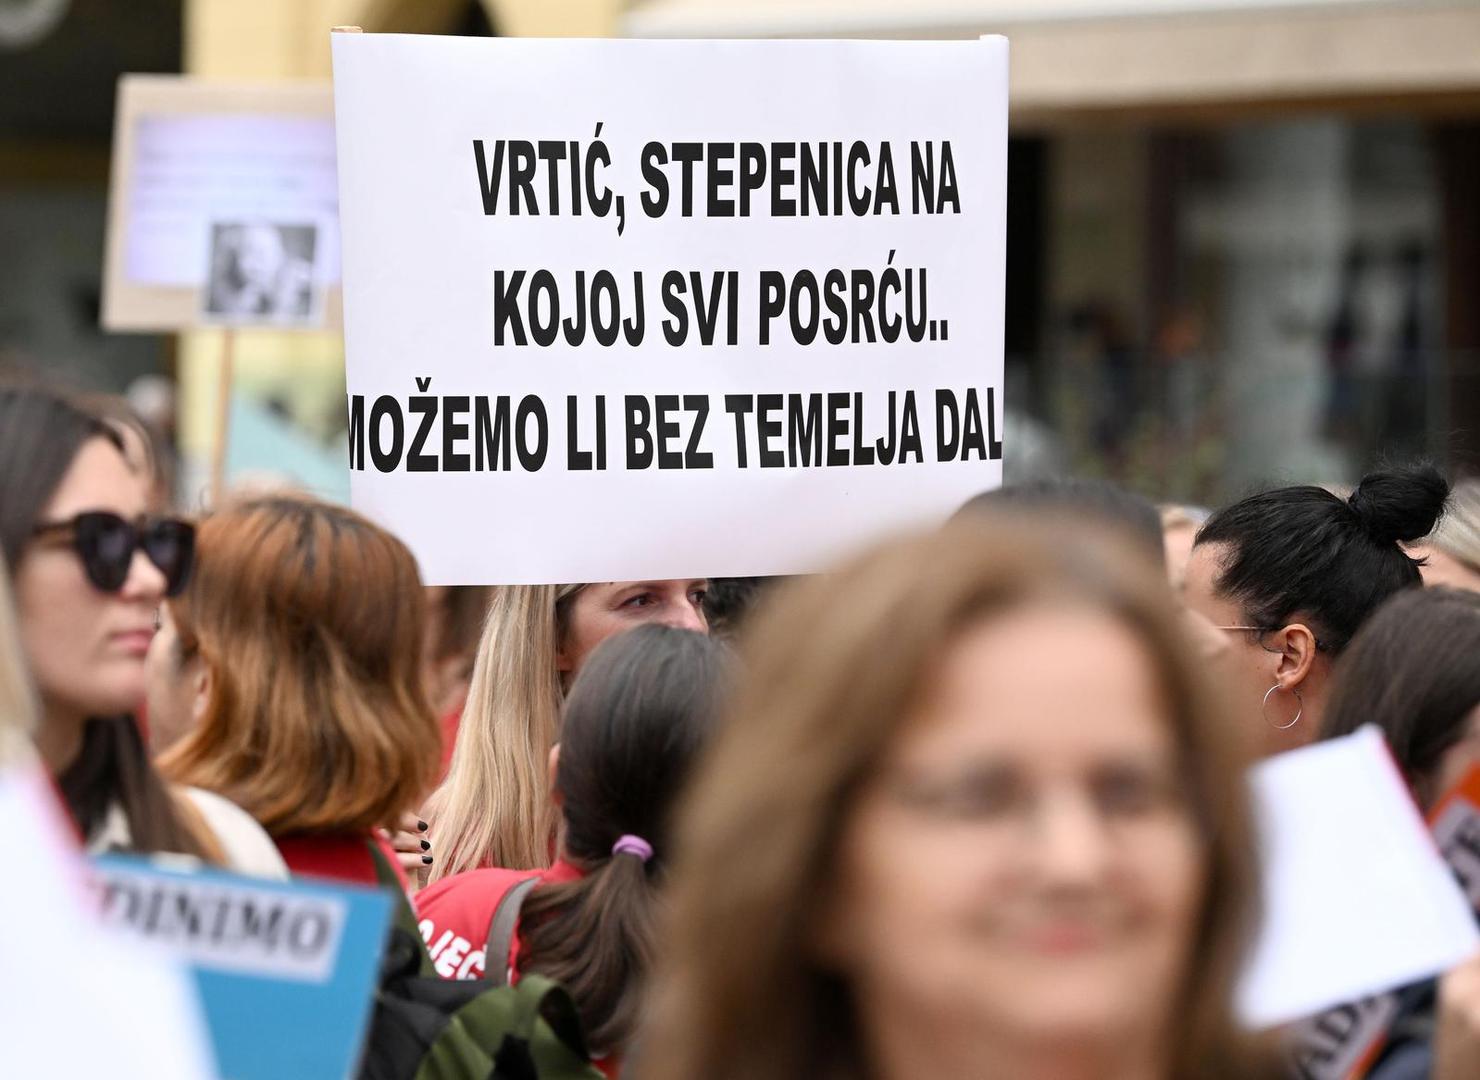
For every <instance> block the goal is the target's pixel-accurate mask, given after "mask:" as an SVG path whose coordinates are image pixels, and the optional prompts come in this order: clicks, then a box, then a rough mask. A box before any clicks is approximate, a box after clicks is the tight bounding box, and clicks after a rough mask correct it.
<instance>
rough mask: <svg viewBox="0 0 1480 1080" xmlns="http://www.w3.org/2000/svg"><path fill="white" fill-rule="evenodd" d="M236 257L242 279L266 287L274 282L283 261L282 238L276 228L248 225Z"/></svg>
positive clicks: (242, 235)
mask: <svg viewBox="0 0 1480 1080" xmlns="http://www.w3.org/2000/svg"><path fill="white" fill-rule="evenodd" d="M236 258H237V269H238V270H239V271H240V272H241V276H242V280H243V281H245V282H246V283H247V284H249V285H255V286H258V287H259V288H266V287H268V286H270V285H271V284H272V283H273V280H274V279H275V278H276V277H277V272H278V268H279V267H281V266H282V263H283V241H282V238H281V237H280V236H279V235H278V232H277V230H276V229H272V228H268V227H267V226H265V225H256V226H248V227H247V228H244V229H243V230H242V232H241V242H240V244H239V246H238V247H237V257H236Z"/></svg>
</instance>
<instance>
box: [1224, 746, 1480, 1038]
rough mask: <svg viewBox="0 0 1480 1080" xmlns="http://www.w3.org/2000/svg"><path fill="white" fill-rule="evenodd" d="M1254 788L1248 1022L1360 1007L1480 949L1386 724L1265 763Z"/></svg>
mask: <svg viewBox="0 0 1480 1080" xmlns="http://www.w3.org/2000/svg"><path fill="white" fill-rule="evenodd" d="M1251 784H1252V788H1253V797H1254V807H1255V812H1256V816H1257V819H1258V824H1259V833H1260V841H1261V845H1262V849H1263V875H1264V896H1263V903H1264V923H1263V927H1262V929H1261V932H1260V935H1259V938H1258V940H1257V942H1256V946H1255V949H1254V952H1253V955H1252V957H1251V958H1250V963H1249V966H1248V969H1247V970H1246V971H1245V973H1244V978H1243V981H1242V984H1241V985H1240V987H1239V994H1238V1007H1239V1013H1240V1015H1241V1016H1242V1018H1243V1019H1244V1021H1245V1022H1246V1023H1248V1024H1249V1025H1250V1026H1253V1027H1267V1026H1271V1025H1275V1024H1283V1023H1287V1022H1289V1021H1292V1020H1296V1019H1299V1018H1301V1017H1305V1016H1309V1015H1311V1014H1313V1013H1316V1012H1319V1011H1321V1010H1323V1009H1326V1008H1329V1007H1331V1006H1333V1005H1339V1004H1342V1003H1346V1002H1358V1001H1361V1000H1362V999H1364V998H1366V997H1367V996H1368V995H1371V994H1376V993H1380V992H1382V991H1385V990H1391V989H1393V988H1394V987H1398V986H1403V985H1406V984H1408V983H1412V982H1417V981H1418V980H1420V979H1425V978H1428V977H1429V976H1431V975H1435V974H1438V973H1439V972H1442V971H1445V970H1447V969H1448V968H1451V967H1453V966H1454V965H1455V964H1457V963H1459V962H1460V961H1462V960H1465V959H1467V958H1468V957H1469V956H1471V955H1472V954H1473V953H1474V952H1475V951H1476V950H1477V949H1480V933H1477V931H1476V928H1475V918H1474V914H1473V912H1472V910H1471V908H1470V904H1469V902H1468V901H1467V900H1466V898H1465V896H1464V893H1463V892H1461V890H1460V887H1459V885H1458V883H1457V882H1456V881H1455V879H1454V875H1453V874H1452V873H1451V871H1450V869H1449V867H1448V866H1447V865H1446V864H1445V862H1444V860H1443V859H1442V858H1441V857H1440V855H1439V851H1438V848H1437V847H1436V846H1435V844H1434V840H1433V837H1432V836H1431V834H1430V832H1429V829H1428V827H1427V826H1426V825H1425V824H1424V820H1423V818H1422V817H1421V816H1420V814H1419V812H1418V807H1417V806H1416V805H1415V804H1414V802H1413V799H1412V797H1411V796H1410V795H1409V793H1408V789H1407V788H1406V787H1405V786H1404V784H1403V780H1402V777H1401V776H1400V774H1399V773H1398V769H1397V766H1396V765H1395V764H1394V763H1393V760H1392V757H1391V755H1390V754H1389V753H1388V749H1387V746H1386V744H1385V743H1384V742H1383V739H1382V735H1381V734H1380V733H1379V731H1378V730H1377V729H1376V728H1373V727H1367V728H1363V729H1362V730H1360V731H1358V732H1357V733H1356V734H1354V735H1351V736H1348V737H1346V738H1343V739H1334V740H1331V741H1330V742H1324V743H1317V744H1315V745H1313V746H1308V747H1305V748H1304V749H1301V750H1293V751H1291V752H1289V753H1286V754H1280V755H1278V756H1277V757H1274V758H1271V759H1269V760H1268V761H1264V762H1261V763H1260V764H1259V765H1257V766H1255V768H1254V769H1253V771H1252V773H1251Z"/></svg>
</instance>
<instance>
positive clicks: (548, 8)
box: [179, 0, 622, 497]
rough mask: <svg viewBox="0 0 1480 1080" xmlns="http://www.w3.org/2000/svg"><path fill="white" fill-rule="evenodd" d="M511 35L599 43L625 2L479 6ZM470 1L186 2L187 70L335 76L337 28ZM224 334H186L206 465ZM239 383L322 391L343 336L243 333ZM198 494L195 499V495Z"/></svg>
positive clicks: (493, 1)
mask: <svg viewBox="0 0 1480 1080" xmlns="http://www.w3.org/2000/svg"><path fill="white" fill-rule="evenodd" d="M480 2H482V3H483V4H484V6H485V7H486V8H487V9H488V12H489V14H490V17H491V19H492V21H493V22H494V24H495V25H496V26H497V27H498V29H499V31H500V32H501V33H503V34H504V35H506V36H511V37H513V36H548V37H561V36H566V37H601V36H606V35H609V34H611V33H613V32H614V30H615V29H616V25H617V18H618V15H619V14H620V11H621V8H622V4H621V2H620V0H480ZM466 5H467V0H251V2H250V3H245V2H243V0H187V2H186V5H185V71H186V73H187V74H190V75H198V76H202V77H205V78H211V79H220V80H223V81H224V80H234V81H264V82H273V81H278V80H284V79H326V78H328V77H329V76H330V73H331V69H330V63H329V33H330V30H331V28H333V27H335V26H359V27H361V28H362V29H364V30H365V31H367V32H373V31H395V32H401V33H437V32H440V31H443V30H445V29H446V28H447V27H449V26H451V25H452V24H453V22H454V21H455V20H456V19H457V18H458V17H459V16H460V15H461V14H462V13H463V12H464V11H465V10H466ZM222 348H223V340H222V333H221V332H220V331H197V332H193V333H187V334H182V335H180V351H179V377H180V406H179V409H180V418H179V434H180V445H181V450H182V451H183V452H184V453H185V454H186V455H187V456H190V457H196V458H200V459H204V458H205V457H206V456H207V455H209V454H210V452H211V447H212V445H213V443H214V440H215V433H216V393H217V386H218V382H217V375H218V372H219V370H220V363H221V354H222ZM235 357H236V373H237V379H238V382H239V383H241V384H248V385H250V384H251V383H253V382H254V381H261V380H273V381H277V380H284V379H293V378H294V377H295V376H297V377H300V378H299V381H301V383H302V385H303V386H304V387H305V388H313V390H312V391H311V392H315V393H317V392H320V391H321V390H322V388H323V387H324V385H325V384H326V382H332V381H333V379H334V378H335V377H337V376H338V374H339V373H340V372H342V370H343V366H344V345H343V341H342V339H341V337H340V335H339V334H337V333H333V334H327V333H325V334H319V333H275V332H270V331H255V330H254V331H246V332H243V333H240V334H239V335H238V337H237V344H236V353H235ZM188 495H189V496H191V497H193V495H194V493H188Z"/></svg>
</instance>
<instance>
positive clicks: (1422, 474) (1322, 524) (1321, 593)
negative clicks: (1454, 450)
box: [1196, 465, 1449, 656]
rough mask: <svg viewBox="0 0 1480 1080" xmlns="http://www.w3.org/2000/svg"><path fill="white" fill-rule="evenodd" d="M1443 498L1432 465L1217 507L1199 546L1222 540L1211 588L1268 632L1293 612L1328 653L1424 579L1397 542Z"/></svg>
mask: <svg viewBox="0 0 1480 1080" xmlns="http://www.w3.org/2000/svg"><path fill="white" fill-rule="evenodd" d="M1448 497H1449V482H1448V481H1447V480H1445V479H1444V477H1443V475H1442V474H1441V473H1440V472H1439V471H1438V470H1437V469H1435V468H1434V467H1433V466H1432V465H1415V466H1411V467H1409V468H1404V469H1391V470H1387V471H1383V472H1375V473H1370V474H1369V475H1367V476H1365V477H1363V478H1362V481H1361V483H1359V484H1358V485H1357V488H1356V490H1355V491H1354V492H1352V495H1351V497H1350V498H1347V499H1343V498H1341V497H1340V496H1338V495H1334V494H1332V493H1331V492H1329V491H1327V490H1326V489H1325V488H1319V487H1309V486H1305V487H1285V488H1277V489H1275V490H1273V491H1266V492H1264V493H1262V494H1259V495H1253V496H1250V497H1249V498H1247V499H1244V500H1242V501H1240V502H1236V503H1234V504H1233V505H1232V506H1227V507H1224V508H1223V509H1222V510H1219V511H1217V512H1216V513H1215V514H1213V516H1212V517H1211V518H1209V519H1208V521H1207V524H1205V525H1204V526H1203V527H1202V528H1201V529H1200V530H1199V531H1198V534H1197V540H1196V544H1197V545H1199V546H1201V545H1204V544H1220V545H1225V546H1226V547H1227V548H1228V551H1227V554H1226V555H1225V557H1224V558H1223V560H1222V565H1221V567H1220V569H1219V572H1218V575H1217V577H1216V579H1215V580H1214V588H1215V589H1216V591H1217V592H1218V593H1219V594H1221V595H1223V596H1228V597H1231V598H1233V599H1234V600H1236V601H1237V602H1238V603H1239V604H1240V605H1241V606H1242V608H1243V610H1244V612H1245V613H1246V615H1245V617H1246V618H1247V620H1248V622H1249V624H1250V625H1251V626H1257V627H1260V628H1268V629H1271V630H1275V629H1278V628H1279V627H1281V626H1283V625H1285V623H1286V622H1287V621H1288V620H1289V619H1290V618H1291V616H1294V615H1297V614H1298V615H1300V616H1301V617H1303V618H1305V619H1307V620H1309V622H1310V623H1311V624H1312V625H1311V629H1312V631H1313V632H1314V633H1315V635H1316V640H1317V642H1318V644H1319V647H1320V648H1322V649H1325V650H1326V651H1327V652H1329V653H1330V654H1332V655H1333V656H1334V655H1336V654H1339V653H1340V652H1341V651H1342V650H1343V649H1345V648H1346V646H1347V643H1348V642H1350V641H1351V639H1352V636H1353V635H1354V634H1355V633H1356V632H1357V629H1358V628H1359V627H1360V626H1361V625H1362V623H1363V622H1364V621H1365V620H1366V619H1367V617H1368V616H1369V615H1371V614H1372V613H1373V612H1374V611H1376V610H1377V608H1378V607H1379V606H1380V605H1381V604H1382V602H1383V601H1384V600H1386V599H1387V598H1388V597H1390V596H1392V595H1393V594H1394V593H1396V592H1399V591H1401V590H1403V589H1406V588H1409V587H1411V586H1415V585H1419V584H1421V582H1422V577H1421V575H1420V574H1419V566H1420V565H1421V563H1420V562H1418V561H1417V560H1415V559H1411V558H1409V557H1408V555H1407V554H1406V553H1405V552H1404V551H1403V549H1402V547H1400V546H1399V545H1400V543H1402V542H1405V541H1410V540H1418V539H1420V538H1422V537H1425V536H1427V535H1428V534H1429V533H1430V532H1432V531H1433V528H1434V525H1435V523H1436V522H1437V521H1438V520H1439V516H1440V515H1441V514H1442V513H1443V511H1444V503H1445V501H1446V500H1447V499H1448Z"/></svg>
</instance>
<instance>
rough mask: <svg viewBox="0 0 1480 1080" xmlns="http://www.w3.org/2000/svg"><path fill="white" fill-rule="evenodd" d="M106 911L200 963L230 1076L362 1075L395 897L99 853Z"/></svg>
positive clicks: (237, 1079) (204, 997)
mask: <svg viewBox="0 0 1480 1080" xmlns="http://www.w3.org/2000/svg"><path fill="white" fill-rule="evenodd" d="M95 862H96V866H97V869H98V876H99V885H100V888H101V890H102V899H103V913H104V917H105V919H106V920H107V922H108V923H109V924H111V925H113V926H116V927H118V928H119V929H121V930H125V931H128V932H130V933H133V934H135V935H137V936H138V937H140V938H142V939H144V940H147V941H150V942H154V943H156V944H158V945H160V946H162V947H166V948H170V949H172V950H174V951H176V952H177V953H178V954H179V955H180V956H182V957H183V958H184V959H185V961H186V962H187V963H188V964H189V966H190V969H191V970H192V971H193V973H194V975H195V978H196V982H197V985H198V986H199V989H200V999H201V1005H202V1008H203V1010H204V1012H205V1016H206V1022H207V1024H208V1026H209V1028H210V1034H211V1041H212V1044H213V1046H214V1048H215V1052H216V1061H217V1067H218V1069H219V1072H220V1075H221V1076H222V1077H227V1078H230V1080H269V1078H270V1080H283V1078H285V1077H315V1078H317V1077H326V1078H329V1077H348V1076H351V1075H353V1073H354V1070H355V1067H356V1065H357V1063H358V1061H359V1056H360V1050H361V1046H362V1044H363V1042H364V1036H365V1027H366V1024H367V1023H368V1021H369V1017H370V1005H371V1001H372V992H373V990H374V986H375V979H376V974H377V972H378V970H379V964H380V956H381V951H382V949H383V947H384V943H385V936H386V930H387V925H388V923H389V919H390V911H391V896H390V894H389V893H388V892H384V891H381V890H378V889H366V888H359V887H354V886H349V885H337V884H329V883H320V882H314V883H307V882H302V881H295V882H292V883H288V882H277V881H266V880H263V879H260V878H248V877H240V876H238V875H235V874H226V873H221V872H218V871H215V870H187V869H175V868H173V867H168V868H167V867H162V866H160V865H158V864H157V863H153V862H150V861H149V860H146V859H140V858H134V857H131V856H121V855H108V856H104V857H102V858H99V859H97V860H96V861H95Z"/></svg>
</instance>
